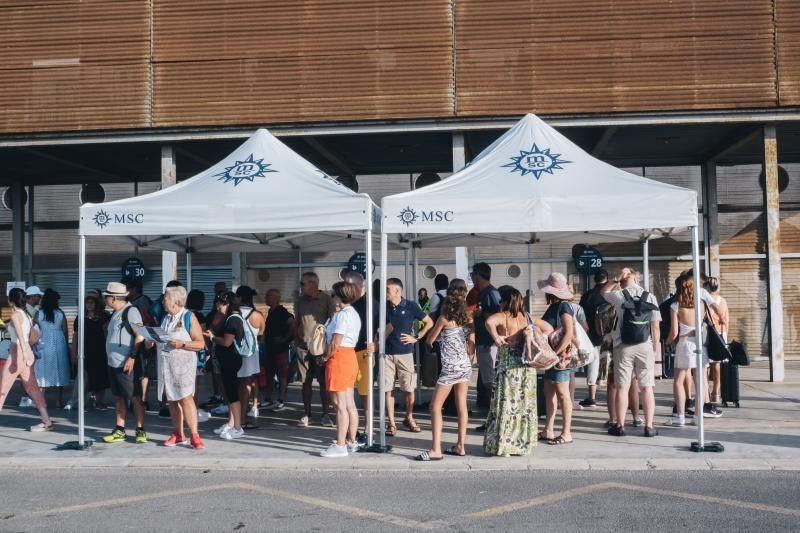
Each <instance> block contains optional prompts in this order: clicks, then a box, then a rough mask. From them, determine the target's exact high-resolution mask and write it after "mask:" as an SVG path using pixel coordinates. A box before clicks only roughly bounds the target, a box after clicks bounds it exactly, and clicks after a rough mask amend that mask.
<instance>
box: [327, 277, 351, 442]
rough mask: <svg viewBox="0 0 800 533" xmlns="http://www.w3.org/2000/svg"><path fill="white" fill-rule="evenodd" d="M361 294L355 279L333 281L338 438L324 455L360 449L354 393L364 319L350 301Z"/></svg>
mask: <svg viewBox="0 0 800 533" xmlns="http://www.w3.org/2000/svg"><path fill="white" fill-rule="evenodd" d="M360 297H361V290H360V289H359V288H358V287H357V286H356V285H354V284H352V283H345V282H343V281H340V282H339V283H336V284H334V285H333V302H334V303H335V304H336V306H337V308H338V309H339V311H337V312H336V314H335V315H333V317H331V319H330V320H329V321H328V323H327V324H326V325H325V340H326V341H327V348H326V350H325V356H324V358H325V385H326V388H327V389H328V394H329V396H330V399H331V401H332V402H333V404H334V405H335V406H336V440H335V441H334V442H333V443H332V444H331V445H330V446H329V447H328V448H326V449H324V450H322V452H320V455H321V456H322V457H347V455H348V454H350V453H354V452H356V451H358V444H356V431H357V430H358V410H357V409H356V401H355V398H354V396H353V388H354V387H355V383H356V378H357V377H358V360H357V359H356V351H355V346H356V343H357V342H358V334H359V332H360V331H361V319H360V318H359V316H358V313H357V312H356V310H355V309H353V307H352V306H351V305H350V304H352V303H353V302H355V301H356V300H358V299H359V298H360Z"/></svg>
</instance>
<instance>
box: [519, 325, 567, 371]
mask: <svg viewBox="0 0 800 533" xmlns="http://www.w3.org/2000/svg"><path fill="white" fill-rule="evenodd" d="M525 318H526V319H527V321H528V325H527V326H526V327H525V329H524V330H523V332H522V338H523V342H522V364H523V365H525V366H529V367H532V368H536V369H537V370H547V369H548V368H551V367H553V366H554V365H555V364H556V363H558V362H559V360H560V358H559V357H558V355H556V352H554V351H553V349H552V348H551V347H550V343H549V342H548V340H547V336H546V335H545V334H544V333H542V330H540V329H539V328H538V327H536V324H534V323H533V320H531V317H530V315H529V314H528V313H525ZM507 328H508V326H506V330H507Z"/></svg>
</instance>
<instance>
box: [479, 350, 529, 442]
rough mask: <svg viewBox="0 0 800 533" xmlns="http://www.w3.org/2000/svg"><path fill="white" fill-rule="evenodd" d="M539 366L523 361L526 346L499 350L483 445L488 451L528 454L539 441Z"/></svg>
mask: <svg viewBox="0 0 800 533" xmlns="http://www.w3.org/2000/svg"><path fill="white" fill-rule="evenodd" d="M537 425H538V418H537V413H536V369H534V368H531V367H527V366H523V365H522V348H521V347H519V348H510V347H508V346H503V347H502V348H500V350H499V351H498V353H497V369H496V371H495V378H494V393H493V394H492V401H491V404H490V406H489V417H488V419H487V420H486V435H485V436H484V439H483V449H484V451H485V452H486V453H487V454H488V455H502V456H507V455H528V454H530V453H531V451H532V450H533V448H534V447H535V446H536V444H537V439H536V436H537V433H536V432H537V429H538V428H537Z"/></svg>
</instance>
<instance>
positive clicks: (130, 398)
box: [103, 281, 147, 444]
mask: <svg viewBox="0 0 800 533" xmlns="http://www.w3.org/2000/svg"><path fill="white" fill-rule="evenodd" d="M127 296H128V290H127V289H126V287H125V284H123V283H117V282H113V281H112V282H111V283H109V284H108V286H107V287H106V290H105V291H104V292H103V297H104V298H105V303H106V305H107V306H109V307H111V308H112V309H113V310H114V313H113V314H112V315H111V319H110V320H109V322H108V333H107V336H106V354H107V362H108V378H109V383H110V385H111V392H112V393H113V394H114V396H115V397H116V425H115V427H114V429H113V430H112V431H111V433H110V434H108V435H106V436H105V437H103V440H104V441H105V442H107V443H113V442H123V441H125V439H126V435H125V414H126V413H127V411H128V402H130V403H131V404H132V407H133V416H134V417H135V418H136V443H137V444H142V443H145V442H147V433H145V431H144V406H143V405H142V382H141V376H142V363H141V358H139V357H137V354H138V352H139V347H140V345H141V343H142V341H143V340H144V339H143V338H142V337H141V335H138V334H137V333H136V332H135V331H134V329H133V327H132V325H133V324H137V325H141V324H142V315H141V314H140V313H139V310H138V309H137V308H136V307H135V306H133V305H131V304H130V303H128V302H127V301H126V299H125V298H126V297H127Z"/></svg>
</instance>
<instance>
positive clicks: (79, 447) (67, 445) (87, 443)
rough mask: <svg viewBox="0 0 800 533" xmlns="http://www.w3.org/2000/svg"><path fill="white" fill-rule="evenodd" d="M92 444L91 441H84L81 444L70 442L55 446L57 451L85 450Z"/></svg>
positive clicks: (74, 441)
mask: <svg viewBox="0 0 800 533" xmlns="http://www.w3.org/2000/svg"><path fill="white" fill-rule="evenodd" d="M92 444H94V441H93V440H88V439H87V440H85V441H83V443H81V441H79V440H70V441H67V442H65V443H64V444H59V445H58V446H56V449H58V450H86V449H87V448H91V447H92Z"/></svg>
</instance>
